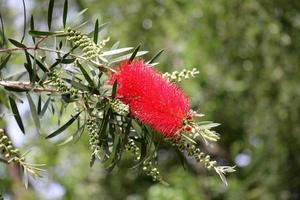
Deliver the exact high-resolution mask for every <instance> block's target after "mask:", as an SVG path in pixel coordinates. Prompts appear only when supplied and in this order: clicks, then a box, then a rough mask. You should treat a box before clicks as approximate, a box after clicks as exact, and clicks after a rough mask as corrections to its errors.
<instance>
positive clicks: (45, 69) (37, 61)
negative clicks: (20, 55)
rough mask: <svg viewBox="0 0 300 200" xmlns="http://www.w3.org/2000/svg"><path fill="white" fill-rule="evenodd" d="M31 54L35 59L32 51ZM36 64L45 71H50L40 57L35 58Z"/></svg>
mask: <svg viewBox="0 0 300 200" xmlns="http://www.w3.org/2000/svg"><path fill="white" fill-rule="evenodd" d="M28 54H29V55H30V57H31V58H33V59H35V58H34V56H33V55H31V54H30V53H28ZM35 61H36V64H37V65H38V66H39V67H40V69H41V70H43V72H49V70H48V68H47V67H46V66H45V65H44V64H43V63H41V62H40V61H39V60H38V59H35Z"/></svg>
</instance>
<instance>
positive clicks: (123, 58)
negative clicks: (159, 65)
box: [110, 51, 148, 63]
mask: <svg viewBox="0 0 300 200" xmlns="http://www.w3.org/2000/svg"><path fill="white" fill-rule="evenodd" d="M147 53H148V51H139V52H137V54H136V55H135V57H138V56H142V55H145V54H147ZM131 56H132V54H126V55H124V56H120V57H118V58H114V59H112V60H111V61H110V63H116V62H120V61H123V60H127V59H129V58H130V57H131Z"/></svg>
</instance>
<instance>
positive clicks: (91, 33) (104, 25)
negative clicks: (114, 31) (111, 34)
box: [87, 22, 109, 38]
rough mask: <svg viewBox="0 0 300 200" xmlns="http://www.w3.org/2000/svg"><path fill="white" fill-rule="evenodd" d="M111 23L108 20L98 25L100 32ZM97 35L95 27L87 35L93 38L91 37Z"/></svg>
mask: <svg viewBox="0 0 300 200" xmlns="http://www.w3.org/2000/svg"><path fill="white" fill-rule="evenodd" d="M108 24H109V23H108V22H107V23H104V24H101V25H100V26H99V27H98V30H97V31H98V33H99V32H100V31H102V30H103V29H104V28H105V27H106V26H107V25H108ZM94 35H95V29H94V30H93V31H91V32H90V33H88V34H87V36H88V37H89V38H91V37H93V36H94Z"/></svg>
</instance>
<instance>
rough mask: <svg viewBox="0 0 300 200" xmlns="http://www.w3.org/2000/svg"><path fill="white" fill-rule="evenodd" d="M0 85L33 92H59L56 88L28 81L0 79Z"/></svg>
mask: <svg viewBox="0 0 300 200" xmlns="http://www.w3.org/2000/svg"><path fill="white" fill-rule="evenodd" d="M0 86H3V87H5V88H7V89H11V90H24V91H34V92H59V91H58V90H57V89H55V88H52V87H42V86H37V85H36V86H34V87H33V86H32V84H31V83H30V82H19V81H0Z"/></svg>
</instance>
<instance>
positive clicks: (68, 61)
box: [56, 58, 76, 64]
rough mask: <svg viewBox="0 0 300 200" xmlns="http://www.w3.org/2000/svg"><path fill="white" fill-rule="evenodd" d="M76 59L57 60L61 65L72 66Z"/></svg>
mask: <svg viewBox="0 0 300 200" xmlns="http://www.w3.org/2000/svg"><path fill="white" fill-rule="evenodd" d="M75 60H76V59H75V58H61V59H59V58H58V59H56V61H58V62H59V63H62V64H70V63H73V62H74V61H75Z"/></svg>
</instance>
